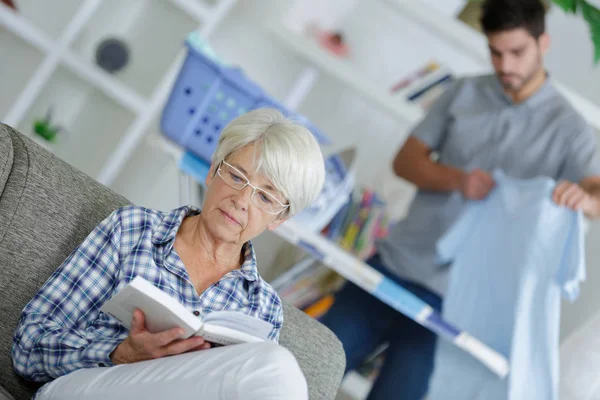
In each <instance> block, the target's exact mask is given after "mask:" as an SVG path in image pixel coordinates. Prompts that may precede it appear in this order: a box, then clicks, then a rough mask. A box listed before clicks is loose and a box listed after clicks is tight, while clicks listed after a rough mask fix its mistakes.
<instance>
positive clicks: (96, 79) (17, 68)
mask: <svg viewBox="0 0 600 400" xmlns="http://www.w3.org/2000/svg"><path fill="white" fill-rule="evenodd" d="M235 1H236V0H161V1H146V0H128V1H119V0H83V1H81V0H57V1H54V2H46V1H38V0H17V1H15V3H16V6H17V11H16V12H15V11H14V10H12V9H10V8H9V7H7V6H5V5H3V4H1V3H0V46H1V47H2V49H4V51H5V52H6V54H10V58H9V57H6V59H5V60H4V62H3V66H2V68H3V71H2V74H1V76H0V91H1V92H2V93H3V96H2V98H1V99H0V118H1V120H2V122H4V123H6V124H8V125H11V126H14V127H16V128H18V129H19V130H20V131H21V132H23V133H24V134H27V135H29V136H31V137H32V138H34V139H35V140H36V141H37V142H38V143H41V144H43V145H44V146H45V147H46V148H48V149H49V150H51V151H53V152H54V153H56V154H57V155H58V156H59V157H61V158H63V159H64V160H65V161H67V162H69V163H70V164H73V165H74V166H76V167H77V168H79V169H81V170H82V171H84V172H86V173H87V174H89V175H91V176H93V177H96V178H97V179H99V180H101V181H102V182H104V183H110V182H111V181H112V180H113V179H114V176H115V175H116V173H117V172H118V171H119V169H120V168H121V166H122V165H123V163H124V162H125V161H126V159H127V157H128V156H129V154H130V152H131V151H132V149H134V148H135V146H136V144H137V143H138V141H139V139H140V138H141V135H142V134H143V132H145V131H146V130H147V129H148V127H149V125H150V124H151V123H152V121H154V120H156V119H157V118H158V115H159V114H160V111H161V108H162V104H163V102H164V101H165V100H166V97H167V95H168V90H169V88H170V86H171V85H172V83H173V80H174V79H175V76H176V73H177V71H178V69H179V66H180V65H181V61H182V59H183V57H182V55H183V50H182V49H183V46H182V44H183V41H184V39H185V37H186V36H187V34H188V33H189V32H191V31H193V30H199V31H200V32H201V34H202V35H204V36H205V37H208V36H210V34H211V32H212V31H213V30H214V29H215V27H216V26H217V25H218V24H219V23H220V22H221V20H222V19H223V18H224V17H225V16H226V15H227V13H228V12H229V10H230V9H231V7H232V6H233V5H234V4H235ZM112 37H116V38H119V39H121V40H123V41H124V42H125V43H126V45H127V47H128V49H129V62H128V65H127V66H126V67H125V68H124V69H123V70H122V71H119V72H117V73H115V74H110V73H108V72H106V71H104V70H103V69H101V68H100V67H98V66H97V65H96V63H95V51H96V47H97V46H98V44H99V43H100V41H101V40H103V39H106V38H112ZM49 109H52V111H53V118H52V121H53V123H56V124H57V125H60V126H61V127H63V128H64V133H59V136H58V138H57V140H56V141H55V142H53V143H49V142H46V141H45V140H44V139H43V138H41V137H39V136H37V135H36V134H35V133H34V132H33V124H34V121H35V120H38V119H40V118H43V117H44V116H45V115H46V114H47V113H48V110H49ZM115 155H116V156H117V157H116V158H115ZM115 159H116V160H117V162H115ZM119 160H120V161H119Z"/></svg>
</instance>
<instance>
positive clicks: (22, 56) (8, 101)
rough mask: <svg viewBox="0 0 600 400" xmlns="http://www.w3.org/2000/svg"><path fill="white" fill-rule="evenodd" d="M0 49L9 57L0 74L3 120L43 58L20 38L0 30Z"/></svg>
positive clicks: (0, 110)
mask: <svg viewBox="0 0 600 400" xmlns="http://www.w3.org/2000/svg"><path fill="white" fill-rule="evenodd" d="M0 49H2V51H3V52H4V54H7V55H10V57H5V58H3V61H2V73H1V74H0V93H2V95H1V96H0V119H2V120H4V118H5V116H6V114H7V113H8V111H9V110H10V108H11V107H12V105H13V102H14V101H15V100H14V99H16V98H18V97H19V94H20V93H21V91H22V90H23V89H24V88H25V86H27V82H28V81H29V79H30V78H31V77H32V75H33V74H34V72H35V70H36V69H37V67H38V65H39V64H40V63H41V62H42V60H43V58H44V56H43V54H42V53H40V52H39V51H38V50H36V49H35V48H33V47H31V46H29V45H28V44H27V43H25V42H24V41H22V40H21V39H20V38H18V37H16V36H14V35H13V34H12V33H10V32H7V31H5V30H3V29H2V28H0Z"/></svg>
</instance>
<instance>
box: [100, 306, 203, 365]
mask: <svg viewBox="0 0 600 400" xmlns="http://www.w3.org/2000/svg"><path fill="white" fill-rule="evenodd" d="M183 332H184V331H183V329H181V328H173V329H169V330H168V331H164V332H160V333H150V332H148V330H146V324H145V319H144V313H143V312H142V311H141V310H138V309H136V310H135V311H134V313H133V319H132V320H131V329H130V330H129V336H128V337H127V339H125V340H124V341H122V342H121V343H120V344H119V345H118V346H117V347H116V348H115V350H114V351H113V352H112V353H111V355H110V359H111V361H112V362H113V363H115V364H128V363H134V362H138V361H144V360H151V359H155V358H161V357H166V356H173V355H176V354H181V353H186V352H188V351H195V350H203V349H208V348H210V343H208V342H206V341H205V340H204V339H203V338H201V337H198V336H192V337H190V338H188V339H181V336H182V335H183Z"/></svg>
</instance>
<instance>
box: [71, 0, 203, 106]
mask: <svg viewBox="0 0 600 400" xmlns="http://www.w3.org/2000/svg"><path fill="white" fill-rule="evenodd" d="M198 25H199V24H198V22H197V21H196V20H195V19H194V18H192V17H191V16H188V15H187V14H186V13H185V12H184V11H183V10H182V9H180V8H179V7H176V6H175V5H173V4H172V3H171V2H168V1H127V2H118V3H117V2H114V1H110V2H104V3H103V4H102V5H101V6H100V7H99V8H98V10H97V12H96V14H95V15H94V16H93V18H92V19H91V20H90V22H89V24H88V25H87V26H86V27H85V28H84V29H83V30H82V32H81V34H80V36H79V38H78V39H77V40H76V41H75V42H74V43H73V46H72V48H73V50H74V52H75V53H76V54H78V55H81V56H82V57H83V59H84V60H85V61H86V62H89V63H92V64H95V63H96V61H95V60H96V48H97V47H98V45H99V44H100V43H101V42H102V41H103V40H104V39H107V38H118V39H121V40H122V41H123V42H124V43H125V44H126V46H127V47H128V50H129V61H128V64H127V65H126V66H125V67H124V68H123V69H122V70H120V71H117V72H115V73H114V77H115V78H116V79H117V80H119V81H120V82H122V83H123V84H125V85H126V86H128V87H129V88H130V89H132V90H133V91H134V92H136V93H138V94H139V95H141V96H142V97H145V98H150V96H151V95H152V93H153V91H154V89H155V88H156V85H157V84H158V82H160V80H161V77H162V76H163V75H164V74H165V73H166V72H167V70H168V69H169V66H170V65H171V63H172V62H173V60H174V59H175V57H176V56H177V53H178V52H179V51H180V50H181V49H182V47H183V41H184V39H185V37H186V36H187V34H188V33H189V32H190V31H193V30H194V29H197V28H198ZM156 55H160V57H156Z"/></svg>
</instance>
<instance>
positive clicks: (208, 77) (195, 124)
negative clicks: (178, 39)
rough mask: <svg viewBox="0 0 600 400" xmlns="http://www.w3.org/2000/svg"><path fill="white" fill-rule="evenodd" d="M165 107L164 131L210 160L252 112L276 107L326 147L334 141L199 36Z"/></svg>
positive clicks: (188, 42) (192, 39)
mask: <svg viewBox="0 0 600 400" xmlns="http://www.w3.org/2000/svg"><path fill="white" fill-rule="evenodd" d="M186 46H187V47H188V54H187V57H186V59H185V61H184V63H183V65H182V67H181V70H180V72H179V76H178V77H177V80H176V81H175V84H174V85H173V89H172V91H171V94H170V96H169V99H168V101H167V104H166V105H165V107H164V109H163V113H162V118H161V130H162V132H163V134H164V135H166V136H167V137H168V138H170V139H171V140H173V141H175V142H176V143H178V144H179V145H181V146H182V147H184V148H186V149H187V150H189V151H191V152H192V153H194V154H196V155H197V156H198V157H200V158H201V159H203V160H206V161H210V160H211V157H212V154H213V152H214V151H215V149H216V146H217V142H218V139H219V135H220V134H221V131H222V130H223V128H224V127H225V126H226V125H227V124H228V123H229V122H230V121H231V120H232V119H234V118H236V117H238V116H239V115H241V114H244V113H246V112H248V111H250V110H252V109H256V108H261V107H272V108H276V109H278V110H279V111H281V112H282V113H283V114H284V115H285V116H286V117H289V118H291V119H293V120H295V121H296V122H298V123H301V124H303V125H305V126H306V127H307V128H308V129H309V130H310V131H311V132H312V133H313V134H314V135H315V137H316V138H317V140H318V141H319V142H320V143H322V144H328V143H329V140H328V139H327V137H326V136H325V135H323V134H322V133H321V132H319V131H318V130H317V129H316V128H315V127H314V126H313V125H312V124H311V123H310V122H309V121H308V120H307V119H306V118H304V117H302V116H301V115H299V114H297V113H294V112H291V111H289V110H287V109H286V108H285V107H284V106H283V105H282V104H281V103H279V102H278V101H277V100H275V99H274V98H272V97H271V96H269V95H268V94H267V93H265V92H264V91H263V90H262V89H261V88H260V87H259V86H258V85H257V84H255V83H254V82H252V81H251V80H250V79H249V78H248V77H247V76H246V75H245V74H244V73H243V71H242V70H241V69H240V68H237V67H231V66H228V65H225V63H223V62H222V61H221V60H219V59H218V58H217V57H216V56H215V55H214V53H213V52H212V50H211V49H210V48H209V47H208V46H207V45H206V43H205V42H203V41H202V39H201V38H200V37H199V35H197V34H196V33H193V34H191V35H190V36H189V37H188V39H187V40H186Z"/></svg>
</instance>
